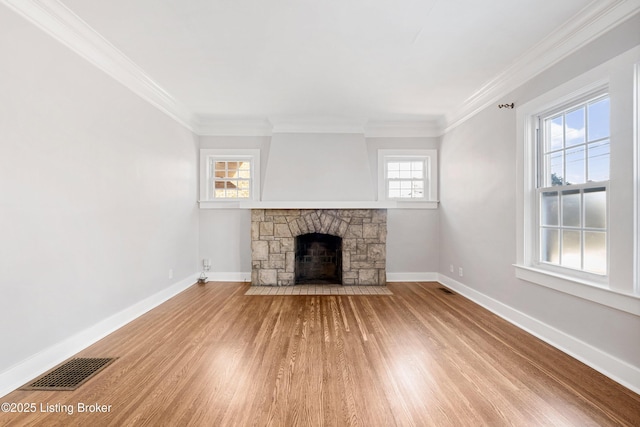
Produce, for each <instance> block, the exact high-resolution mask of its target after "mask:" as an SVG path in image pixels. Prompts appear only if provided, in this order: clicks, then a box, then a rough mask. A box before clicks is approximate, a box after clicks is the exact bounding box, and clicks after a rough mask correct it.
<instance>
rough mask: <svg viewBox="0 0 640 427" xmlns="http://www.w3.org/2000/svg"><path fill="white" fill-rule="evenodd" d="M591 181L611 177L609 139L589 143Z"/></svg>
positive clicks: (604, 179) (605, 179)
mask: <svg viewBox="0 0 640 427" xmlns="http://www.w3.org/2000/svg"><path fill="white" fill-rule="evenodd" d="M588 161H589V181H607V180H608V179H609V140H605V141H600V142H595V143H593V144H589V160H588Z"/></svg>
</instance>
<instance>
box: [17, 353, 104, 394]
mask: <svg viewBox="0 0 640 427" xmlns="http://www.w3.org/2000/svg"><path fill="white" fill-rule="evenodd" d="M114 360H116V358H113V357H112V358H76V359H72V360H70V361H68V362H67V363H65V364H64V365H62V366H59V367H58V368H56V369H54V370H53V371H51V372H49V373H48V374H45V375H43V376H41V377H40V378H38V379H36V380H35V381H33V382H31V383H29V384H27V385H25V386H23V387H21V388H20V390H75V389H77V388H78V387H80V385H81V384H82V383H84V382H85V381H87V380H88V379H89V378H91V377H92V376H93V375H95V374H97V373H98V372H100V371H101V370H102V369H104V368H106V367H107V366H108V365H109V364H110V363H111V362H113V361H114Z"/></svg>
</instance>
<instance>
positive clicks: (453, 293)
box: [438, 288, 455, 295]
mask: <svg viewBox="0 0 640 427" xmlns="http://www.w3.org/2000/svg"><path fill="white" fill-rule="evenodd" d="M438 289H439V290H441V291H442V292H444V293H445V294H449V295H455V292H453V291H451V290H449V289H447V288H438Z"/></svg>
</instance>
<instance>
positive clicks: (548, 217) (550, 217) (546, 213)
mask: <svg viewBox="0 0 640 427" xmlns="http://www.w3.org/2000/svg"><path fill="white" fill-rule="evenodd" d="M540 205H541V218H540V222H541V224H542V225H558V192H557V191H552V192H548V193H542V195H541V200H540Z"/></svg>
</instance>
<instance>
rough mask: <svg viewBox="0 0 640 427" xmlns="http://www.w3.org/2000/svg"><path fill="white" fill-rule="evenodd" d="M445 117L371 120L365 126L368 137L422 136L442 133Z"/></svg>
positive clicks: (365, 134)
mask: <svg viewBox="0 0 640 427" xmlns="http://www.w3.org/2000/svg"><path fill="white" fill-rule="evenodd" d="M443 129H444V126H443V118H434V119H430V120H415V121H404V120H399V121H382V120H370V121H368V122H367V124H366V126H365V128H364V136H365V137H367V138H387V137H391V138H393V137H396V138H398V137H400V138H420V137H437V136H440V135H442V131H443Z"/></svg>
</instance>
